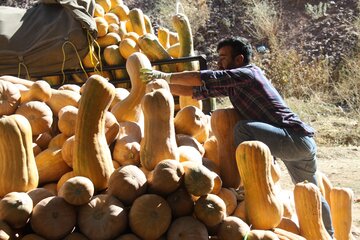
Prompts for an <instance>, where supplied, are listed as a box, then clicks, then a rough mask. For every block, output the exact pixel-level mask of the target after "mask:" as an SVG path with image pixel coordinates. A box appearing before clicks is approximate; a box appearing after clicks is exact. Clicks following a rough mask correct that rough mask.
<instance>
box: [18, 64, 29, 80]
mask: <svg viewBox="0 0 360 240" xmlns="http://www.w3.org/2000/svg"><path fill="white" fill-rule="evenodd" d="M21 66H23V67H24V68H25V70H26V75H27V79H28V80H30V74H29V70H28V68H27V66H26V64H25V63H24V62H19V67H18V78H20V73H21Z"/></svg>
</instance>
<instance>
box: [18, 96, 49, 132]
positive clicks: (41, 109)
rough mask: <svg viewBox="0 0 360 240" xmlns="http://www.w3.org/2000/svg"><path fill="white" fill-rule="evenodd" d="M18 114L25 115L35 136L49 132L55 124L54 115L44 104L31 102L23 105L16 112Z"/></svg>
mask: <svg viewBox="0 0 360 240" xmlns="http://www.w3.org/2000/svg"><path fill="white" fill-rule="evenodd" d="M16 114H20V115H23V116H24V117H26V118H27V119H28V120H29V123H30V125H31V130H32V134H33V135H39V134H41V133H44V132H48V131H50V129H51V125H52V123H53V113H52V111H51V109H50V107H48V105H46V104H45V103H43V102H39V101H30V102H26V103H22V104H20V105H19V107H18V109H17V110H16Z"/></svg>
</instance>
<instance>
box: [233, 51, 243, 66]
mask: <svg viewBox="0 0 360 240" xmlns="http://www.w3.org/2000/svg"><path fill="white" fill-rule="evenodd" d="M235 64H236V66H237V67H240V66H243V65H244V55H242V54H239V55H237V56H236V57H235Z"/></svg>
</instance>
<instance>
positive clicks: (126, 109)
mask: <svg viewBox="0 0 360 240" xmlns="http://www.w3.org/2000/svg"><path fill="white" fill-rule="evenodd" d="M141 68H148V69H149V68H151V63H150V61H149V59H148V58H147V57H146V56H145V55H144V54H143V53H139V52H137V53H133V54H132V55H131V56H130V57H129V58H128V59H127V61H126V70H127V72H128V73H129V76H130V81H131V90H130V94H129V96H128V97H127V98H125V99H124V100H123V101H121V102H119V103H117V104H115V105H114V106H113V108H112V109H111V112H112V113H113V114H114V116H115V117H116V119H117V120H118V122H124V121H133V122H137V123H139V124H140V126H143V121H144V120H143V112H142V110H141V99H142V97H143V96H144V94H145V89H146V84H145V83H143V82H142V81H141V79H140V69H141Z"/></svg>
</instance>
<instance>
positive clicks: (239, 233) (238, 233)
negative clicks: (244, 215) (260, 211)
mask: <svg viewBox="0 0 360 240" xmlns="http://www.w3.org/2000/svg"><path fill="white" fill-rule="evenodd" d="M249 231H250V227H249V225H247V224H246V223H245V222H244V221H243V220H241V219H240V218H238V217H234V216H229V217H225V218H224V221H222V222H221V224H220V225H219V228H218V230H217V235H218V237H219V238H220V239H223V240H233V239H244V237H245V236H246V234H247V233H248V232H249Z"/></svg>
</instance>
